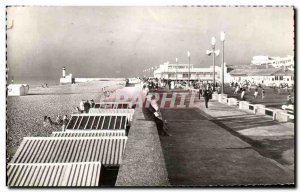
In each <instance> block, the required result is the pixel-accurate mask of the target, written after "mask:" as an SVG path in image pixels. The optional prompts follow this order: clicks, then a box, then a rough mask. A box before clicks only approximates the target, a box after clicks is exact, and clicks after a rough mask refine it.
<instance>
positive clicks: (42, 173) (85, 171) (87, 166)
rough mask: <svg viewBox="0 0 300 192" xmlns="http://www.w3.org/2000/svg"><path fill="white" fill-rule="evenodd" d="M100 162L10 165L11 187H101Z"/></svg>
mask: <svg viewBox="0 0 300 192" xmlns="http://www.w3.org/2000/svg"><path fill="white" fill-rule="evenodd" d="M100 170H101V163H100V162H84V163H9V164H8V165H7V185H8V186H10V187H67V186H69V187H70V186H73V187H80V186H82V187H95V186H99V180H100Z"/></svg>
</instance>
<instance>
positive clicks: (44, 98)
mask: <svg viewBox="0 0 300 192" xmlns="http://www.w3.org/2000/svg"><path fill="white" fill-rule="evenodd" d="M122 83H124V82H122V81H91V82H86V83H79V84H73V85H70V84H69V85H56V86H49V88H42V87H34V88H31V89H29V94H28V95H26V96H21V97H7V158H8V160H10V159H11V158H12V156H13V154H14V153H15V151H16V149H17V148H18V146H19V145H20V143H21V141H22V138H23V137H32V136H49V135H50V134H51V133H52V132H53V131H60V130H61V127H60V126H52V127H51V128H47V129H46V128H44V127H43V125H42V124H43V117H44V116H49V117H51V119H52V121H55V119H56V116H57V115H61V116H62V115H68V117H70V115H71V114H72V113H73V112H75V107H76V106H79V103H80V101H81V99H85V100H90V99H94V101H95V102H97V101H99V99H100V97H101V95H102V88H103V87H107V86H108V88H107V89H111V90H115V89H118V88H120V87H122V86H123V85H122Z"/></svg>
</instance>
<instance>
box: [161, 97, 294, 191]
mask: <svg viewBox="0 0 300 192" xmlns="http://www.w3.org/2000/svg"><path fill="white" fill-rule="evenodd" d="M198 102H199V100H198ZM162 114H163V116H164V118H165V119H166V120H167V121H168V127H169V132H170V134H172V136H170V137H160V139H161V144H162V148H163V154H164V157H165V161H166V167H167V172H168V177H169V182H170V184H171V185H172V186H180V185H185V186H207V185H227V186H228V185H253V184H273V185H274V184H287V183H294V178H293V163H292V162H293V158H290V156H293V145H294V144H293V141H294V137H293V136H294V131H293V126H291V125H289V124H282V123H281V124H279V123H276V122H273V121H272V120H271V119H269V118H268V117H264V116H257V115H253V114H250V113H247V112H245V111H241V110H238V109H237V107H228V106H227V105H225V104H221V103H218V102H210V103H209V109H205V107H204V101H203V100H202V99H201V100H200V107H199V108H184V109H162ZM273 145H275V146H273Z"/></svg>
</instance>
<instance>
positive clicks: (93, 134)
mask: <svg viewBox="0 0 300 192" xmlns="http://www.w3.org/2000/svg"><path fill="white" fill-rule="evenodd" d="M105 136H106V137H117V136H126V131H125V130H124V129H116V130H99V131H98V130H97V131H67V132H65V131H64V132H52V134H51V137H105Z"/></svg>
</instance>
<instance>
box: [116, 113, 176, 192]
mask: <svg viewBox="0 0 300 192" xmlns="http://www.w3.org/2000/svg"><path fill="white" fill-rule="evenodd" d="M169 185H170V184H169V181H168V173H167V169H166V165H165V160H164V155H163V152H162V148H161V144H160V140H159V136H158V132H157V128H156V124H155V123H154V122H153V121H147V120H145V117H144V115H143V112H142V109H136V111H135V113H134V117H133V122H132V126H131V128H130V131H129V135H128V140H127V144H126V148H125V152H124V155H123V159H122V163H121V166H120V169H119V174H118V177H117V181H116V186H117V187H126V186H131V187H134V186H140V187H144V186H158V187H162V186H169Z"/></svg>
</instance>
